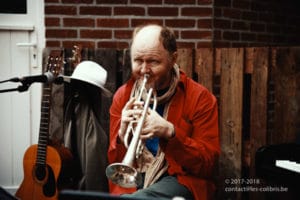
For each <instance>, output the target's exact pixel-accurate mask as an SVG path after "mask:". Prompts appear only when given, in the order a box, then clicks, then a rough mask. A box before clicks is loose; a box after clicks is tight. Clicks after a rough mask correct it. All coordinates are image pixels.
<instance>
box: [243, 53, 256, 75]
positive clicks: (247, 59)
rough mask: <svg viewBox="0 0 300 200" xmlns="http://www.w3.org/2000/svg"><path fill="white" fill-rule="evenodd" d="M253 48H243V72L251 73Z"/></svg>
mask: <svg viewBox="0 0 300 200" xmlns="http://www.w3.org/2000/svg"><path fill="white" fill-rule="evenodd" d="M253 54H254V48H246V49H245V69H244V70H245V73H246V74H252V72H253V64H254V63H253V58H254V56H253Z"/></svg>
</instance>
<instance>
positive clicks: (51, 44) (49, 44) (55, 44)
mask: <svg viewBox="0 0 300 200" xmlns="http://www.w3.org/2000/svg"><path fill="white" fill-rule="evenodd" d="M60 46H62V45H61V44H60V41H58V40H54V41H53V40H50V39H47V40H46V47H60Z"/></svg>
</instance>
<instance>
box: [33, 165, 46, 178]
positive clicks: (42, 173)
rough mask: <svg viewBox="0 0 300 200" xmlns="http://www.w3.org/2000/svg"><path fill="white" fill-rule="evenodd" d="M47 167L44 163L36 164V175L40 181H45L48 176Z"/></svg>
mask: <svg viewBox="0 0 300 200" xmlns="http://www.w3.org/2000/svg"><path fill="white" fill-rule="evenodd" d="M46 170H47V169H46V167H45V166H44V165H36V167H35V177H36V179H37V180H38V181H43V180H44V179H45V178H46V174H47V171H46Z"/></svg>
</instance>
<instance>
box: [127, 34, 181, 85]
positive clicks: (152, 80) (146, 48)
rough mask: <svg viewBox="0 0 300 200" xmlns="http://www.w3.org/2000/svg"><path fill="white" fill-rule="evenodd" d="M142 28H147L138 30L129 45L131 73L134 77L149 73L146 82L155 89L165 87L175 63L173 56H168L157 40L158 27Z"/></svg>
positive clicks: (141, 76)
mask: <svg viewBox="0 0 300 200" xmlns="http://www.w3.org/2000/svg"><path fill="white" fill-rule="evenodd" d="M144 29H147V30H143V29H142V30H140V32H139V33H138V34H137V35H136V36H135V38H134V41H133V44H132V46H131V61H132V74H133V76H134V77H135V78H136V79H141V78H143V77H144V74H149V75H150V77H149V80H148V83H149V84H151V85H154V87H155V89H157V90H159V89H163V88H166V87H168V86H169V82H170V72H171V69H172V67H173V65H174V63H175V59H174V56H170V54H169V52H168V51H167V50H166V49H164V47H163V45H162V44H161V42H160V41H159V33H160V29H155V28H152V29H150V28H144Z"/></svg>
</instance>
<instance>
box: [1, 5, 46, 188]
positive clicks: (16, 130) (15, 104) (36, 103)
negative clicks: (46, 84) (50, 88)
mask: <svg viewBox="0 0 300 200" xmlns="http://www.w3.org/2000/svg"><path fill="white" fill-rule="evenodd" d="M9 2H11V4H12V5H11V8H9V7H5V8H4V7H2V8H0V44H1V48H0V81H2V82H1V83H0V90H1V93H0V186H1V187H3V188H5V189H7V190H8V191H11V192H14V191H15V190H16V189H17V188H18V187H19V184H20V183H21V182H22V180H23V156H24V153H25V151H26V149H27V148H28V147H30V146H31V145H32V144H34V143H37V140H38V132H39V123H40V104H41V84H40V83H34V84H32V85H31V86H30V87H29V89H28V90H27V91H25V92H19V91H18V90H16V91H10V92H7V90H10V89H12V90H14V89H16V88H18V86H20V85H21V83H15V82H3V81H5V80H7V79H10V78H13V77H22V76H28V75H37V74H41V73H42V50H43V48H44V43H45V42H44V41H45V39H44V13H43V12H44V4H43V2H44V1H41V0H10V1H7V2H6V4H7V3H8V4H9ZM22 4H23V5H22Z"/></svg>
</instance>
